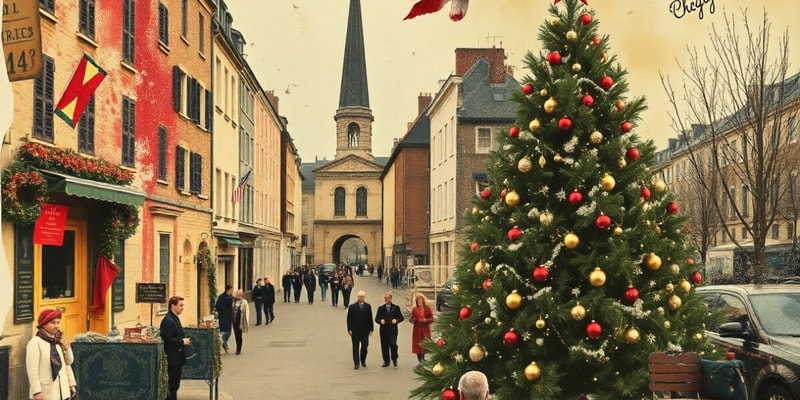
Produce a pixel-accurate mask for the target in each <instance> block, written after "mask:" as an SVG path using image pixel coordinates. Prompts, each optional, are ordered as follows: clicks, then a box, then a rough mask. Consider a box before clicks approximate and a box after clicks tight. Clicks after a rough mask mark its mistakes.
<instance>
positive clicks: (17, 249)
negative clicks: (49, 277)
mask: <svg viewBox="0 0 800 400" xmlns="http://www.w3.org/2000/svg"><path fill="white" fill-rule="evenodd" d="M14 261H15V262H16V264H15V265H16V267H17V268H16V270H15V273H14V287H15V288H16V290H15V291H14V323H15V324H21V323H25V322H30V321H33V231H32V229H31V227H30V226H17V232H16V234H15V235H14Z"/></svg>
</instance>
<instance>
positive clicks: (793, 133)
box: [789, 116, 800, 143]
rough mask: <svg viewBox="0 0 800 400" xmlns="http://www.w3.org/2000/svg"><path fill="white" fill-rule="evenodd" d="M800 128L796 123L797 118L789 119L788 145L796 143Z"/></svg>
mask: <svg viewBox="0 0 800 400" xmlns="http://www.w3.org/2000/svg"><path fill="white" fill-rule="evenodd" d="M799 128H800V126H798V123H797V117H795V116H793V117H791V118H789V143H797V133H798V132H797V131H798V129H799Z"/></svg>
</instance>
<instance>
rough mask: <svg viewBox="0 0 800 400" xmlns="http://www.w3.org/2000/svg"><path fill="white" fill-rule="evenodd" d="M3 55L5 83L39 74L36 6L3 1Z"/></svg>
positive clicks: (16, 0)
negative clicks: (6, 78) (6, 72)
mask: <svg viewBox="0 0 800 400" xmlns="http://www.w3.org/2000/svg"><path fill="white" fill-rule="evenodd" d="M2 35H3V52H4V53H5V54H4V55H5V60H6V69H7V70H8V80H9V81H11V82H14V81H21V80H24V79H33V78H36V77H37V76H39V75H40V74H41V73H42V30H41V26H40V21H39V2H38V1H31V0H3V32H2Z"/></svg>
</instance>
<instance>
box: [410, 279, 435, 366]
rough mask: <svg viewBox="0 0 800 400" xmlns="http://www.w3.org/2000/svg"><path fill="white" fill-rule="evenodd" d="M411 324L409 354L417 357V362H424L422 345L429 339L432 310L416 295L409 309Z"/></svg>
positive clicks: (423, 297) (420, 296) (421, 296)
mask: <svg viewBox="0 0 800 400" xmlns="http://www.w3.org/2000/svg"><path fill="white" fill-rule="evenodd" d="M411 323H412V324H414V329H413V331H412V335H411V352H412V353H414V354H416V355H417V360H418V361H419V362H422V361H423V360H425V349H423V348H422V346H421V345H420V343H422V341H423V340H425V338H429V337H431V323H433V310H431V308H430V306H428V304H426V301H425V296H423V295H422V294H418V295H417V297H416V298H414V308H412V309H411Z"/></svg>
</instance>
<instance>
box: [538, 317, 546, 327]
mask: <svg viewBox="0 0 800 400" xmlns="http://www.w3.org/2000/svg"><path fill="white" fill-rule="evenodd" d="M546 325H547V323H546V322H544V320H543V319H541V318H539V319H537V320H536V328H538V329H544V327H545V326H546Z"/></svg>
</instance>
